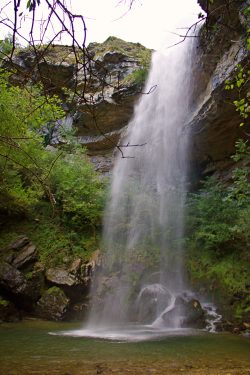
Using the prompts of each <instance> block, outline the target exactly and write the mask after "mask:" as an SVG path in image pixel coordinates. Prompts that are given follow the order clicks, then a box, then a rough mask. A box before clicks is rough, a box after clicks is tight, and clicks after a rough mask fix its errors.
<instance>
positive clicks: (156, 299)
mask: <svg viewBox="0 0 250 375" xmlns="http://www.w3.org/2000/svg"><path fill="white" fill-rule="evenodd" d="M170 301H171V294H170V293H169V291H168V290H167V288H165V287H164V286H163V285H161V284H158V283H155V284H149V285H146V286H144V287H143V288H142V289H141V291H140V293H139V296H138V298H137V320H138V321H139V322H143V323H152V322H153V321H154V320H155V319H156V318H157V315H158V314H159V311H162V310H164V308H165V307H166V306H167V305H169V303H170Z"/></svg>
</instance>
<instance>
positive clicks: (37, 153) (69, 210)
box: [0, 71, 105, 264]
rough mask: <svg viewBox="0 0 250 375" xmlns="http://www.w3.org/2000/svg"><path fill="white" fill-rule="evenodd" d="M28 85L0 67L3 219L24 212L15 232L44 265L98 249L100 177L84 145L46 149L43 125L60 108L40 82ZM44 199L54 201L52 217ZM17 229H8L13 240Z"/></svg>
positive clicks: (55, 117) (101, 200) (0, 199)
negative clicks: (24, 238) (14, 80)
mask: <svg viewBox="0 0 250 375" xmlns="http://www.w3.org/2000/svg"><path fill="white" fill-rule="evenodd" d="M28 89H29V90H28ZM28 89H26V88H20V87H13V86H11V85H10V84H9V77H8V75H6V74H5V73H4V72H3V71H0V170H1V177H0V178H1V183H0V193H1V195H0V216H1V217H2V222H3V223H4V222H8V217H9V218H10V219H11V220H12V221H14V220H16V219H15V217H14V216H15V215H17V214H18V215H20V214H22V215H24V214H25V215H26V217H22V222H25V223H26V227H24V231H23V230H21V229H20V232H19V234H22V233H27V234H28V236H29V237H30V238H31V240H32V241H34V243H35V244H36V246H37V247H38V249H39V256H40V261H41V262H42V263H44V264H62V263H63V259H64V258H65V257H66V258H68V259H72V257H74V256H75V255H79V256H81V257H83V258H86V257H87V258H88V257H89V254H90V252H91V251H93V250H96V248H97V240H98V236H97V235H96V229H97V228H98V227H99V226H100V222H101V214H102V209H103V205H104V197H105V182H104V180H101V179H100V177H99V175H98V174H97V173H96V172H95V171H94V169H93V166H92V165H91V164H90V162H89V161H88V159H87V156H86V155H85V153H84V150H82V149H79V148H78V147H76V145H75V144H73V143H70V140H69V139H68V140H67V142H66V144H65V145H64V146H61V148H60V149H58V150H56V149H53V150H49V149H46V148H45V146H46V145H45V142H44V136H43V135H42V133H43V132H42V130H43V129H44V126H45V124H47V125H48V124H50V125H49V126H52V127H53V124H57V121H58V119H60V118H61V117H62V116H63V111H62V110H61V108H60V106H58V104H60V103H59V101H58V99H57V98H56V97H48V98H46V97H44V96H43V95H41V92H40V89H39V87H29V88H28ZM49 200H50V201H51V200H53V202H54V203H53V204H54V217H53V218H52V212H53V211H52V206H51V205H50V204H49V202H48V201H49ZM44 207H46V209H44ZM48 207H49V209H48ZM48 211H49V212H48ZM30 220H31V221H30ZM36 223H39V224H36ZM83 230H84V238H83V235H82V234H81V233H82V232H83ZM8 231H9V229H8ZM78 231H79V233H80V234H78V233H77V232H78ZM8 234H10V235H11V231H9V233H8ZM17 234H18V233H15V232H12V235H13V236H12V239H15V235H16V236H17ZM93 235H94V236H93ZM1 237H2V238H1V240H4V237H5V235H4V234H2V235H1ZM8 237H9V236H8ZM3 242H5V241H3Z"/></svg>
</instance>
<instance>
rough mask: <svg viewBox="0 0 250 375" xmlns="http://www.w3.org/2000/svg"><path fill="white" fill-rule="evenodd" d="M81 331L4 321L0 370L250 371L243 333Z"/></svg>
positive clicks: (82, 374)
mask: <svg viewBox="0 0 250 375" xmlns="http://www.w3.org/2000/svg"><path fill="white" fill-rule="evenodd" d="M146 331H147V330H146ZM79 332H82V330H81V327H79V325H76V324H72V323H53V322H45V321H35V320H34V321H33V320H30V321H25V322H22V323H15V324H13V323H11V324H7V323H5V324H2V325H0V374H1V375H31V374H39V375H56V374H58V375H90V374H91V375H93V374H104V375H107V374H119V375H123V374H131V375H137V374H138V375H142V374H143V375H146V374H155V375H170V374H171V375H172V374H200V375H206V374H209V375H210V374H212V375H221V374H223V375H224V374H225V375H250V340H249V339H247V338H244V337H238V336H234V335H230V334H212V333H210V334H209V333H205V332H202V331H183V332H174V331H171V332H165V333H164V334H162V335H157V336H153V337H152V336H151V338H150V339H149V337H148V338H146V340H144V338H145V337H143V336H141V337H140V338H139V339H138V337H137V338H136V340H133V339H132V340H131V339H130V340H129V341H128V340H126V338H125V336H124V335H122V336H123V337H122V336H121V335H120V336H118V335H115V337H114V336H113V337H112V335H113V333H114V332H116V334H117V331H114V332H111V334H110V335H109V337H107V339H100V338H98V337H83V335H81V334H79ZM143 332H144V333H143V334H145V329H143ZM76 333H78V334H76ZM137 333H138V332H137ZM147 334H149V332H147ZM107 336H108V334H107ZM135 336H138V334H136V335H135Z"/></svg>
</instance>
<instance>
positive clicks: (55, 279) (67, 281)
mask: <svg viewBox="0 0 250 375" xmlns="http://www.w3.org/2000/svg"><path fill="white" fill-rule="evenodd" d="M45 276H46V279H47V280H48V281H49V282H50V283H52V284H56V285H65V286H73V285H77V284H79V279H78V277H77V275H74V274H73V273H70V271H69V270H66V269H63V268H49V269H48V270H47V271H46V273H45Z"/></svg>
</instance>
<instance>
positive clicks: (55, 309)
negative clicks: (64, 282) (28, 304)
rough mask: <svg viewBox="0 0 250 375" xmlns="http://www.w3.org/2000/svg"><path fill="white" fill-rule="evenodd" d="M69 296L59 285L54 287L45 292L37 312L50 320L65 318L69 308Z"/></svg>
mask: <svg viewBox="0 0 250 375" xmlns="http://www.w3.org/2000/svg"><path fill="white" fill-rule="evenodd" d="M69 303H70V300H69V298H67V297H66V295H65V293H64V291H63V290H62V289H60V288H58V287H52V288H50V289H48V290H46V291H45V292H44V294H43V295H42V297H41V298H40V299H39V300H38V302H37V307H36V313H37V315H38V316H40V317H41V318H44V319H48V320H63V319H64V318H65V316H66V314H67V312H68V309H69Z"/></svg>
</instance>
